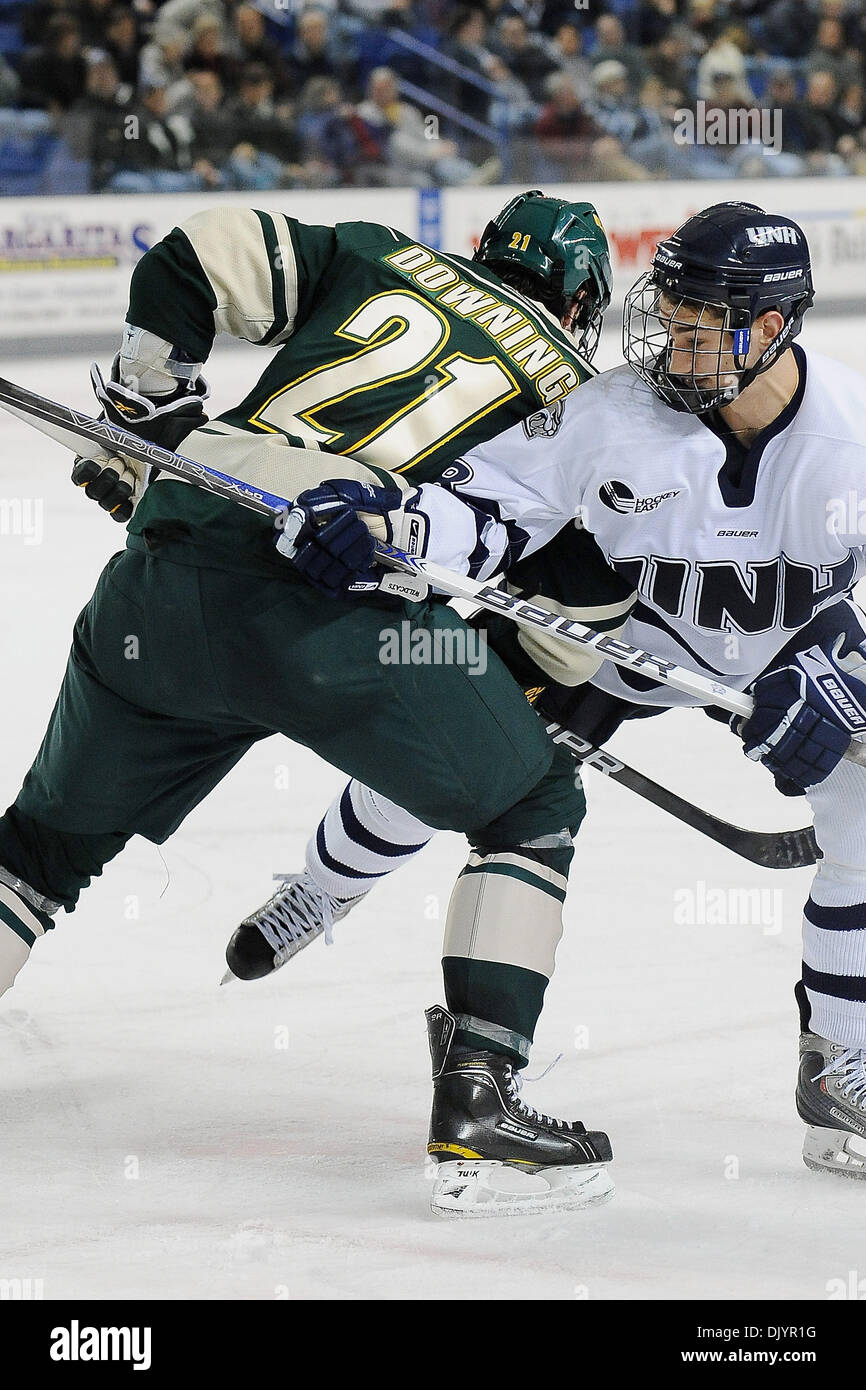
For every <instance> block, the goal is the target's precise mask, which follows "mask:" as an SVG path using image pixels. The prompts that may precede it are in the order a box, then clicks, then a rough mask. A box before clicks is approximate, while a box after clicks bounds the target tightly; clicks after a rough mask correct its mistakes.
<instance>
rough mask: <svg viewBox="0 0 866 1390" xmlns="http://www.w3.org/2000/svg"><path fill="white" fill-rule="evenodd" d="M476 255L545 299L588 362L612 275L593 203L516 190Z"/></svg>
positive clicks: (504, 276)
mask: <svg viewBox="0 0 866 1390" xmlns="http://www.w3.org/2000/svg"><path fill="white" fill-rule="evenodd" d="M475 260H476V261H481V263H482V264H483V265H486V266H489V267H490V269H491V270H494V271H495V272H496V274H497V275H499V276H500V277H501V279H503V280H504V281H505V283H506V284H508V285H510V286H511V287H512V288H513V289H516V290H519V291H520V293H521V294H525V295H526V297H527V299H534V300H536V301H537V302H538V303H540V304H543V305H544V307H545V308H546V309H549V310H550V312H551V313H552V314H554V315H555V316H556V318H557V319H559V321H560V323H561V324H562V326H563V328H566V329H567V330H568V331H569V332H571V333H572V334H573V335H574V337H575V338H576V339H577V346H578V350H579V351H580V352H581V353H582V354H583V356H584V357H586V359H587V361H591V360H592V357H593V354H594V353H595V350H596V348H597V347H598V337H599V333H600V332H601V320H602V316H603V314H604V311H605V309H606V308H607V307H608V305H609V304H610V296H611V290H612V288H613V275H612V272H611V268H610V251H609V247H608V244H607V237H606V236H605V233H604V227H603V226H602V224H601V219H600V218H599V215H598V213H597V212H596V210H595V208H594V207H593V205H592V203H569V202H566V200H565V199H564V198H547V197H545V195H544V194H543V193H542V192H541V190H540V189H537V188H533V189H531V190H529V191H528V192H526V193H519V194H518V195H517V197H516V198H512V199H511V202H510V203H507V204H506V206H505V207H504V208H503V209H502V211H501V212H499V213H497V215H496V217H494V218H493V221H492V222H488V224H487V226H486V227H485V229H484V232H483V235H482V237H481V240H480V241H479V243H478V250H477V251H476V252H475Z"/></svg>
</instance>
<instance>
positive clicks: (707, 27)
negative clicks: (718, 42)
mask: <svg viewBox="0 0 866 1390" xmlns="http://www.w3.org/2000/svg"><path fill="white" fill-rule="evenodd" d="M686 22H687V24H688V26H689V28H690V29H691V30H692V32H693V33H694V34H696V35H697V37H698V38H699V39H700V40H701V41H702V47H705V48H708V47H709V45H710V44H711V43H712V42H713V40H714V39H716V38H718V36H719V32H720V30H721V27H722V10H721V5H720V4H719V0H688V10H687V14H686Z"/></svg>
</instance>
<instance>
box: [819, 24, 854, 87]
mask: <svg viewBox="0 0 866 1390" xmlns="http://www.w3.org/2000/svg"><path fill="white" fill-rule="evenodd" d="M808 61H809V68H810V69H813V70H814V69H815V68H820V69H822V70H823V71H825V72H832V74H833V76H834V77H835V79H836V82H837V84H838V86H839V87H840V88H841V87H846V86H847V85H848V83H849V82H856V81H857V79H858V78H859V76H860V64H859V63H858V61H857V55H856V54H855V53H853V52H852V53H848V52H847V40H846V37H845V26H844V24H843V23H842V21H841V20H840V19H826V18H825V19H822V20H821V22H820V23H819V25H818V29H817V32H816V34H815V44H814V46H813V48H812V51H811V53H810V54H809V60H808Z"/></svg>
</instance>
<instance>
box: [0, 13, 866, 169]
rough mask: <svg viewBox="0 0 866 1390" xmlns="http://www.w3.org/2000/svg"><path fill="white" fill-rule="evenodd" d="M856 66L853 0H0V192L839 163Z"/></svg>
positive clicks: (850, 149)
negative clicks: (23, 161) (23, 143)
mask: <svg viewBox="0 0 866 1390" xmlns="http://www.w3.org/2000/svg"><path fill="white" fill-rule="evenodd" d="M864 80H866V0H478V3H474V4H473V3H451V2H450V0H319V3H314V4H309V3H302V0H162V3H160V0H122V3H119V2H118V0H0V108H2V109H0V118H2V119H0V192H9V191H16V190H15V188H14V187H11V188H10V187H4V186H3V159H2V141H3V140H4V139H5V140H7V141H8V140H10V139H13V138H14V132H15V129H16V120H17V122H18V128H20V129H31V128H32V129H43V130H44V129H46V128H50V131H51V132H52V134H53V137H54V139H55V140H57V141H60V142H62V144H63V147H64V149H65V151H66V152H67V154H68V158H69V159H70V160H71V161H72V162H73V163H75V164H76V166H77V167H80V168H82V169H84V170H86V184H87V186H88V187H89V188H91V189H93V190H95V191H100V190H109V191H117V192H138V193H141V192H150V191H154V192H162V191H176V192H180V191H192V190H199V189H214V190H218V189H246V190H266V189H274V188H295V187H302V188H317V187H336V186H343V185H355V186H379V187H382V186H385V187H387V186H406V185H409V186H419V187H422V186H427V185H430V184H439V185H449V186H454V185H472V184H483V183H490V182H496V181H500V180H502V179H503V178H507V179H510V180H512V179H513V180H515V181H526V180H529V181H531V182H541V183H543V182H544V181H554V180H570V179H574V178H592V179H611V178H614V179H649V178H694V177H712V178H738V177H740V178H741V177H748V176H753V175H764V174H766V175H774V174H784V175H799V174H813V175H814V174H818V175H821V174H828V175H857V174H863V173H866V110H864ZM734 109H740V110H744V111H745V110H751V111H753V112H756V113H760V112H762V111H763V112H764V113H768V112H769V113H770V123H769V124H764V125H763V126H762V127H759V126H758V124H757V122H756V123H755V124H754V125H751V126H749V127H744V126H743V125H741V124H740V125H738V124H736V123H735V122H731V123H730V126H729V127H724V126H722V127H719V126H718V125H717V126H716V127H715V128H714V131H713V132H712V133H709V134H707V132H706V114H707V112H708V111H713V110H722V111H725V112H728V111H731V110H734ZM13 113H17V114H16V115H13ZM35 113H42V114H41V116H40V115H39V114H35ZM684 113H687V114H689V115H690V116H691V117H693V118H694V119H692V121H691V124H688V123H685V124H684V121H683V114H684ZM701 120H703V121H704V125H703V126H702V125H701V124H700V121H701ZM720 130H721V132H722V135H721V137H720V135H719V131H720ZM745 130H748V134H746V135H744V131H745ZM684 132H685V133H684ZM702 132H703V133H702ZM768 132H771V133H772V139H770V138H768Z"/></svg>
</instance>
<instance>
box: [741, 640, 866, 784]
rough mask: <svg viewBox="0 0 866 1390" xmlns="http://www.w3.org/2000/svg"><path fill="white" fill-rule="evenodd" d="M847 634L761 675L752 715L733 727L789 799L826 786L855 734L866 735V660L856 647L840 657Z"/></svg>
mask: <svg viewBox="0 0 866 1390" xmlns="http://www.w3.org/2000/svg"><path fill="white" fill-rule="evenodd" d="M846 640H847V639H846V635H845V634H844V633H842V634H840V635H839V636H838V637H837V638H836V640H835V642H834V644H833V647H832V651H831V652H829V653H828V652H826V651H825V650H824V649H823V648H822V647H821V646H820V645H816V646H814V647H810V648H809V650H808V651H803V652H798V653H797V655H796V657H795V659H794V662H793V664H791V665H789V666H783V667H782V668H781V669H780V670H778V671H771V672H769V673H768V674H767V675H765V676H760V677H759V678H758V680H757V681H755V684H754V686H753V688H752V692H751V693H752V695H753V697H754V700H755V709H754V712H753V714H752V715H751V716H750V717H749V719H747V720H743V719H742V718H741V717H740V716H736V715H735V716H734V718H733V719H732V720H731V726H732V727H733V728H734V729H735V731H736V732H738V733H739V734H740V736H741V737H742V739H743V741H744V743H745V749H744V751H745V754H746V757H747V758H751V759H753V761H755V762H762V763H763V764H764V765H765V767H768V768H769V769H770V771H771V772H772V773H773V774H774V775H775V778H776V786H777V787H778V789H779V791H781V792H782V793H783V794H785V795H787V796H792V795H797V794H798V793H799V792H800V791H801V790H805V789H806V788H807V787H812V786H815V785H817V783H819V782H823V781H824V779H825V778H826V777H829V775H830V773H831V772H832V771H833V769H834V768H835V767H836V765H837V763H839V762H840V760H841V759H842V757H843V755H844V753H845V750H846V748H847V747H848V744H849V742H850V740H851V735H852V734H857V733H864V732H866V684H864V678H866V659H864V655H863V653H862V652H861V651H860V650H859V649H857V648H855V649H854V650H853V651H851V652H849V653H848V654H847V655H846V656H844V657H843V656H842V648H843V646H844V645H845V642H846Z"/></svg>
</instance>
